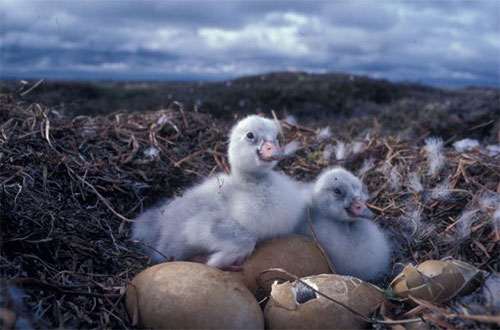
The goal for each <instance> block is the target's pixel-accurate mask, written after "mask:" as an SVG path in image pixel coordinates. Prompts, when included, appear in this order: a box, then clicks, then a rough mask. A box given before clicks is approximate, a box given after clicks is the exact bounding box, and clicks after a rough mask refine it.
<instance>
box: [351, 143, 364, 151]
mask: <svg viewBox="0 0 500 330" xmlns="http://www.w3.org/2000/svg"><path fill="white" fill-rule="evenodd" d="M365 149H366V147H365V144H364V143H363V142H361V141H356V142H354V143H353V144H352V145H351V150H352V153H353V154H359V153H360V152H363V151H365Z"/></svg>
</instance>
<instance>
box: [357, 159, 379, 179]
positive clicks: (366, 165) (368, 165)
mask: <svg viewBox="0 0 500 330" xmlns="http://www.w3.org/2000/svg"><path fill="white" fill-rule="evenodd" d="M374 165H375V159H373V158H368V159H365V160H364V161H363V164H362V165H361V167H360V168H359V170H358V174H359V175H360V176H362V175H364V174H366V173H367V172H368V171H370V170H371V169H372V168H373V166H374Z"/></svg>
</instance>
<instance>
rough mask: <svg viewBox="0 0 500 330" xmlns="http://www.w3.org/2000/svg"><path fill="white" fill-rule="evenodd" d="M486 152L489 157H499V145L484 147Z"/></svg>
mask: <svg viewBox="0 0 500 330" xmlns="http://www.w3.org/2000/svg"><path fill="white" fill-rule="evenodd" d="M486 151H487V152H488V156H490V157H497V156H500V144H490V145H489V146H486Z"/></svg>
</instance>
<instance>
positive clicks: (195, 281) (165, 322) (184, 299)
mask: <svg viewBox="0 0 500 330" xmlns="http://www.w3.org/2000/svg"><path fill="white" fill-rule="evenodd" d="M125 302H126V307H127V311H128V313H129V315H130V318H131V319H132V322H133V323H136V324H137V325H138V326H139V327H141V328H155V329H165V328H168V329H181V328H182V329H186V328H226V329H229V328H231V329H244V328H245V329H246V328H255V329H263V328H264V319H263V315H262V310H261V308H260V307H259V304H258V303H257V301H256V300H255V297H254V296H253V295H252V294H251V293H250V291H248V289H247V288H246V287H245V286H244V285H243V284H242V283H240V282H238V281H235V280H234V279H233V278H231V276H228V275H227V274H226V273H225V272H223V271H221V270H218V269H216V268H212V267H209V266H206V265H204V264H200V263H194V262H168V263H164V264H159V265H155V266H153V267H150V268H147V269H145V270H143V271H142V272H140V273H139V274H138V275H137V276H136V277H135V278H134V279H133V280H132V282H131V284H130V285H129V287H128V288H127V293H126V298H125Z"/></svg>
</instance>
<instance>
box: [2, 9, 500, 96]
mask: <svg viewBox="0 0 500 330" xmlns="http://www.w3.org/2000/svg"><path fill="white" fill-rule="evenodd" d="M1 9H2V10H1V11H0V18H1V20H2V22H1V23H0V24H1V26H0V38H1V39H0V40H1V43H0V51H1V54H0V55H1V59H2V68H1V72H2V74H3V75H6V74H7V75H9V76H15V75H16V73H17V74H19V75H20V74H21V73H22V74H24V75H26V74H29V72H32V73H33V75H36V74H38V75H39V74H50V72H51V70H52V71H53V72H57V75H64V74H66V75H67V78H71V77H74V78H82V77H88V76H92V75H91V73H92V72H93V73H94V76H95V77H108V78H109V77H117V78H120V77H125V76H127V77H128V76H134V77H137V78H138V79H139V77H140V78H142V79H145V78H147V77H151V79H161V77H162V75H163V77H172V76H175V77H182V76H184V77H185V78H186V79H193V77H194V78H204V79H207V78H210V79H217V78H228V77H235V76H238V75H240V74H248V73H251V74H256V73H260V72H268V71H278V70H284V69H289V68H295V69H297V70H310V71H314V72H321V71H342V72H353V73H359V74H368V75H373V76H377V77H381V78H387V79H392V80H405V81H408V80H410V81H412V80H413V81H424V82H425V81H427V82H437V83H440V84H441V83H444V84H447V85H464V84H485V85H494V86H499V85H500V82H499V80H498V72H499V66H500V63H499V56H500V32H499V31H500V23H499V16H500V15H499V14H498V13H499V10H500V3H499V2H498V1H479V2H476V1H458V0H457V1H418V2H395V1H377V2H376V3H375V2H366V1H293V2H288V1H286V2H285V1H120V2H117V1H101V2H97V1H91V2H89V1H84V2H75V1H71V2H70V1H32V2H27V1H19V2H18V1H14V0H10V1H9V0H4V3H2V8H1ZM139 73H140V74H139Z"/></svg>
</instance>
